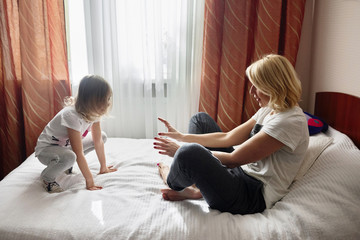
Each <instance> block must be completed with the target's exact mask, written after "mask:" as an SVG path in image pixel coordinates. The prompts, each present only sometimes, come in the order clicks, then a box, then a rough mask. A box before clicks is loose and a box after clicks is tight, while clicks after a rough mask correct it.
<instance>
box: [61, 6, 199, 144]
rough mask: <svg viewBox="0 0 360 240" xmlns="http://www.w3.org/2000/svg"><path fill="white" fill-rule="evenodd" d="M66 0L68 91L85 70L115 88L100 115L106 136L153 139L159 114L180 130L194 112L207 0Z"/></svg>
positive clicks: (161, 128) (196, 102)
mask: <svg viewBox="0 0 360 240" xmlns="http://www.w3.org/2000/svg"><path fill="white" fill-rule="evenodd" d="M75 5H78V6H77V7H78V8H76V6H75ZM66 6H67V13H68V15H67V19H68V24H67V25H68V36H69V49H70V54H69V56H70V66H71V67H70V72H71V74H70V75H71V78H72V80H73V90H74V91H76V89H77V88H76V86H77V84H78V81H79V80H80V79H81V77H82V76H83V75H85V74H88V73H92V74H98V75H101V76H103V77H104V78H105V79H107V80H108V81H109V82H110V84H111V86H112V88H113V101H114V104H113V109H112V111H111V113H110V116H109V117H106V118H104V119H103V121H102V128H103V130H104V131H106V132H107V134H108V136H110V137H131V138H153V137H154V136H155V135H156V134H157V132H159V131H164V130H165V128H164V126H163V125H162V124H161V123H160V122H159V121H158V120H157V117H163V118H166V119H167V120H169V122H170V123H172V124H173V125H174V126H175V127H176V128H178V129H179V130H180V131H184V132H185V131H186V130H187V124H188V121H189V119H190V117H191V115H192V114H194V113H196V112H197V111H198V101H199V92H200V90H199V88H200V71H201V54H202V35H203V25H204V24H203V19H204V18H203V14H204V0H105V1H93V0H83V1H68V2H67V3H66ZM79 8H80V10H81V11H83V12H81V11H79ZM84 25H85V26H84ZM84 29H85V31H84ZM84 35H85V36H84ZM84 49H85V50H84Z"/></svg>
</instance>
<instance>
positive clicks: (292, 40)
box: [199, 0, 305, 131]
mask: <svg viewBox="0 0 360 240" xmlns="http://www.w3.org/2000/svg"><path fill="white" fill-rule="evenodd" d="M304 9H305V0H291V1H288V0H274V1H266V0H238V1H233V0H206V1H205V25H204V49H203V61H202V77H201V89H200V103H199V111H202V112H207V113H208V114H209V115H210V116H212V117H213V118H214V119H215V120H216V121H217V123H218V124H219V126H220V127H221V129H222V130H223V131H229V130H231V129H233V128H234V127H236V126H238V125H239V124H241V123H243V122H245V121H246V120H248V119H249V118H250V117H251V116H252V115H253V114H254V113H255V112H256V111H257V110H258V108H259V106H258V105H257V104H256V103H255V101H253V100H252V97H251V96H249V85H248V80H247V79H246V76H245V70H246V67H247V66H249V65H250V64H251V63H252V62H253V61H255V60H257V59H259V58H260V57H261V56H263V55H265V54H269V53H278V54H281V55H284V56H285V57H287V58H288V59H289V60H290V61H291V62H292V63H293V64H294V65H295V60H296V56H297V51H298V47H299V42H300V33H301V25H302V20H303V16H304Z"/></svg>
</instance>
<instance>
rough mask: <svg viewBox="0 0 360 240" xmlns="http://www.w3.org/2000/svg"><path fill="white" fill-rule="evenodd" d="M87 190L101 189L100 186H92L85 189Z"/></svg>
mask: <svg viewBox="0 0 360 240" xmlns="http://www.w3.org/2000/svg"><path fill="white" fill-rule="evenodd" d="M86 189H87V190H90V191H94V190H101V189H102V187H100V186H92V187H86Z"/></svg>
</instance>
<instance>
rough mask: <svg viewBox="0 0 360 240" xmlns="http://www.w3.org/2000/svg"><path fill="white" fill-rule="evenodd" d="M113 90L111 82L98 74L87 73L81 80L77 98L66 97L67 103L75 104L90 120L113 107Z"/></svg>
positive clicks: (77, 109) (97, 117)
mask: <svg viewBox="0 0 360 240" xmlns="http://www.w3.org/2000/svg"><path fill="white" fill-rule="evenodd" d="M111 97H112V90H111V87H110V85H109V83H108V82H107V81H106V80H105V79H104V78H102V77H100V76H97V75H87V76H85V77H83V78H82V79H81V81H80V85H79V89H78V94H77V96H76V98H73V97H69V98H66V99H65V105H67V106H69V105H75V109H76V111H77V112H78V113H79V114H81V115H82V117H83V118H84V119H85V120H86V121H89V122H92V121H95V120H97V119H99V118H100V117H101V116H102V115H104V114H106V113H107V112H108V111H109V109H110V107H111V105H112V104H111V103H112V102H111V99H112V98H111Z"/></svg>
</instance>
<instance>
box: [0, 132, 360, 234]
mask: <svg viewBox="0 0 360 240" xmlns="http://www.w3.org/2000/svg"><path fill="white" fill-rule="evenodd" d="M326 135H328V136H331V137H332V138H333V139H334V141H333V143H332V144H330V145H329V146H328V147H327V148H326V149H325V150H324V151H323V152H322V153H321V155H320V156H319V158H318V159H317V160H316V161H315V162H314V164H313V165H312V166H311V168H310V169H309V170H308V171H307V172H306V174H305V175H304V176H303V177H301V178H300V179H299V180H297V181H296V182H294V184H293V185H292V186H291V191H290V192H289V193H288V194H287V195H286V196H285V197H284V198H283V199H282V200H281V201H279V202H278V203H276V204H275V206H274V207H273V208H272V209H267V210H265V211H264V212H263V213H258V214H252V215H245V216H242V215H232V214H230V213H221V212H219V211H217V210H213V209H209V207H208V205H207V204H206V202H205V201H204V200H191V201H190V200H187V201H182V202H169V201H165V200H163V199H162V197H161V194H160V189H162V188H164V187H165V185H164V183H163V181H162V180H161V178H160V177H159V174H158V170H157V166H156V163H157V162H160V161H163V162H166V163H169V164H170V163H171V158H169V157H166V156H161V155H159V154H158V153H157V152H156V151H155V150H154V149H153V140H152V139H140V140H136V139H121V138H110V139H108V142H107V143H106V144H105V147H106V152H107V161H108V163H109V164H113V165H114V166H115V167H116V168H118V171H117V172H115V173H110V174H104V175H96V174H97V172H98V169H99V164H98V161H97V159H96V155H95V153H94V152H92V153H89V154H88V155H87V159H88V164H89V167H90V169H91V171H92V172H93V174H94V179H95V183H96V184H98V185H101V186H103V187H104V188H103V189H102V190H100V191H88V190H86V189H85V183H84V179H83V177H82V175H81V173H80V171H79V170H78V168H77V165H75V167H74V168H75V170H77V174H74V175H71V176H68V175H65V174H64V175H62V176H61V177H60V178H59V179H58V182H59V183H60V185H61V186H62V187H63V188H64V189H65V190H66V191H65V192H63V193H59V194H48V193H47V192H45V191H44V190H43V188H42V186H41V183H40V179H39V175H40V172H41V171H42V169H43V168H44V166H43V165H42V164H41V163H39V161H38V160H37V159H36V158H35V157H34V155H31V156H30V157H29V158H28V159H27V160H26V161H25V162H24V163H23V164H22V165H21V166H19V167H18V168H17V169H15V170H14V171H13V172H11V173H10V174H9V175H8V176H6V177H5V178H4V179H3V180H2V181H1V182H0V216H1V220H0V239H37V240H38V239H360V184H359V181H360V151H359V150H358V149H357V148H356V147H355V146H354V145H353V143H352V142H351V140H350V139H349V138H348V137H347V136H345V135H344V134H342V133H340V132H338V131H336V130H334V129H332V128H330V129H329V131H328V133H327V134H326Z"/></svg>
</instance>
